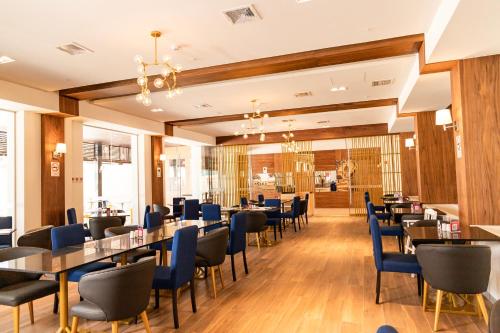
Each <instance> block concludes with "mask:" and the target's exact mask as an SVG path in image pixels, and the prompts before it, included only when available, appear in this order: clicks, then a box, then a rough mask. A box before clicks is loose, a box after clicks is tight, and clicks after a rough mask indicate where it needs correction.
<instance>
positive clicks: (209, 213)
mask: <svg viewBox="0 0 500 333" xmlns="http://www.w3.org/2000/svg"><path fill="white" fill-rule="evenodd" d="M201 218H202V219H203V220H204V221H220V220H222V215H221V209H220V205H216V204H203V205H201ZM220 227H221V224H214V225H211V226H208V227H206V228H205V229H204V232H205V233H207V232H209V231H211V230H214V229H217V228H220Z"/></svg>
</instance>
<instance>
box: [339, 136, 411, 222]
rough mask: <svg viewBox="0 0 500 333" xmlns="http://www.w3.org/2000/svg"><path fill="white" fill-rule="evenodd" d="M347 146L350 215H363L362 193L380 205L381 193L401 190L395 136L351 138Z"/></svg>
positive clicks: (396, 139) (397, 140) (398, 154)
mask: <svg viewBox="0 0 500 333" xmlns="http://www.w3.org/2000/svg"><path fill="white" fill-rule="evenodd" d="M347 144H348V148H349V169H350V170H349V173H350V175H351V177H350V179H351V184H350V195H351V205H350V214H351V215H364V214H366V207H365V200H364V193H365V192H366V191H368V192H370V198H371V200H372V201H373V202H374V203H376V204H381V203H382V201H381V199H380V197H381V196H382V195H383V194H387V193H395V192H401V163H400V150H399V149H400V147H399V136H398V135H383V136H371V137H363V138H352V139H348V141H347Z"/></svg>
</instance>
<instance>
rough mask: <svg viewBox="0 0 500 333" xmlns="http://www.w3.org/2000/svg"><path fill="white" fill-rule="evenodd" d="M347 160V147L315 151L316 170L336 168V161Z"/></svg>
mask: <svg viewBox="0 0 500 333" xmlns="http://www.w3.org/2000/svg"><path fill="white" fill-rule="evenodd" d="M340 160H347V149H337V150H318V151H315V152H314V167H315V168H316V171H330V170H336V169H337V165H336V164H335V161H340Z"/></svg>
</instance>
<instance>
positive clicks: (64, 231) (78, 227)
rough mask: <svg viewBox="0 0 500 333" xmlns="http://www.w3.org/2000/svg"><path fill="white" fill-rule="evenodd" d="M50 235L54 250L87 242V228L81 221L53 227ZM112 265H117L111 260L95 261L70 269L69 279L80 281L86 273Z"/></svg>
mask: <svg viewBox="0 0 500 333" xmlns="http://www.w3.org/2000/svg"><path fill="white" fill-rule="evenodd" d="M50 236H51V240H52V251H57V250H59V249H63V248H65V247H68V246H75V245H80V244H83V243H85V230H84V229H83V224H81V223H77V224H70V225H63V226H60V227H55V228H52V230H51V234H50ZM111 267H115V264H114V263H111V262H93V263H91V264H87V265H84V266H81V267H78V268H75V269H72V270H70V271H69V272H68V281H72V282H78V281H80V278H81V277H82V275H84V274H86V273H89V272H95V271H99V270H101V269H106V268H111Z"/></svg>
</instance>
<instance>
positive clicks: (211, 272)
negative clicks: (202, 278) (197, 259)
mask: <svg viewBox="0 0 500 333" xmlns="http://www.w3.org/2000/svg"><path fill="white" fill-rule="evenodd" d="M210 275H211V276H212V289H213V290H214V298H217V287H216V285H215V270H214V268H213V267H210Z"/></svg>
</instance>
